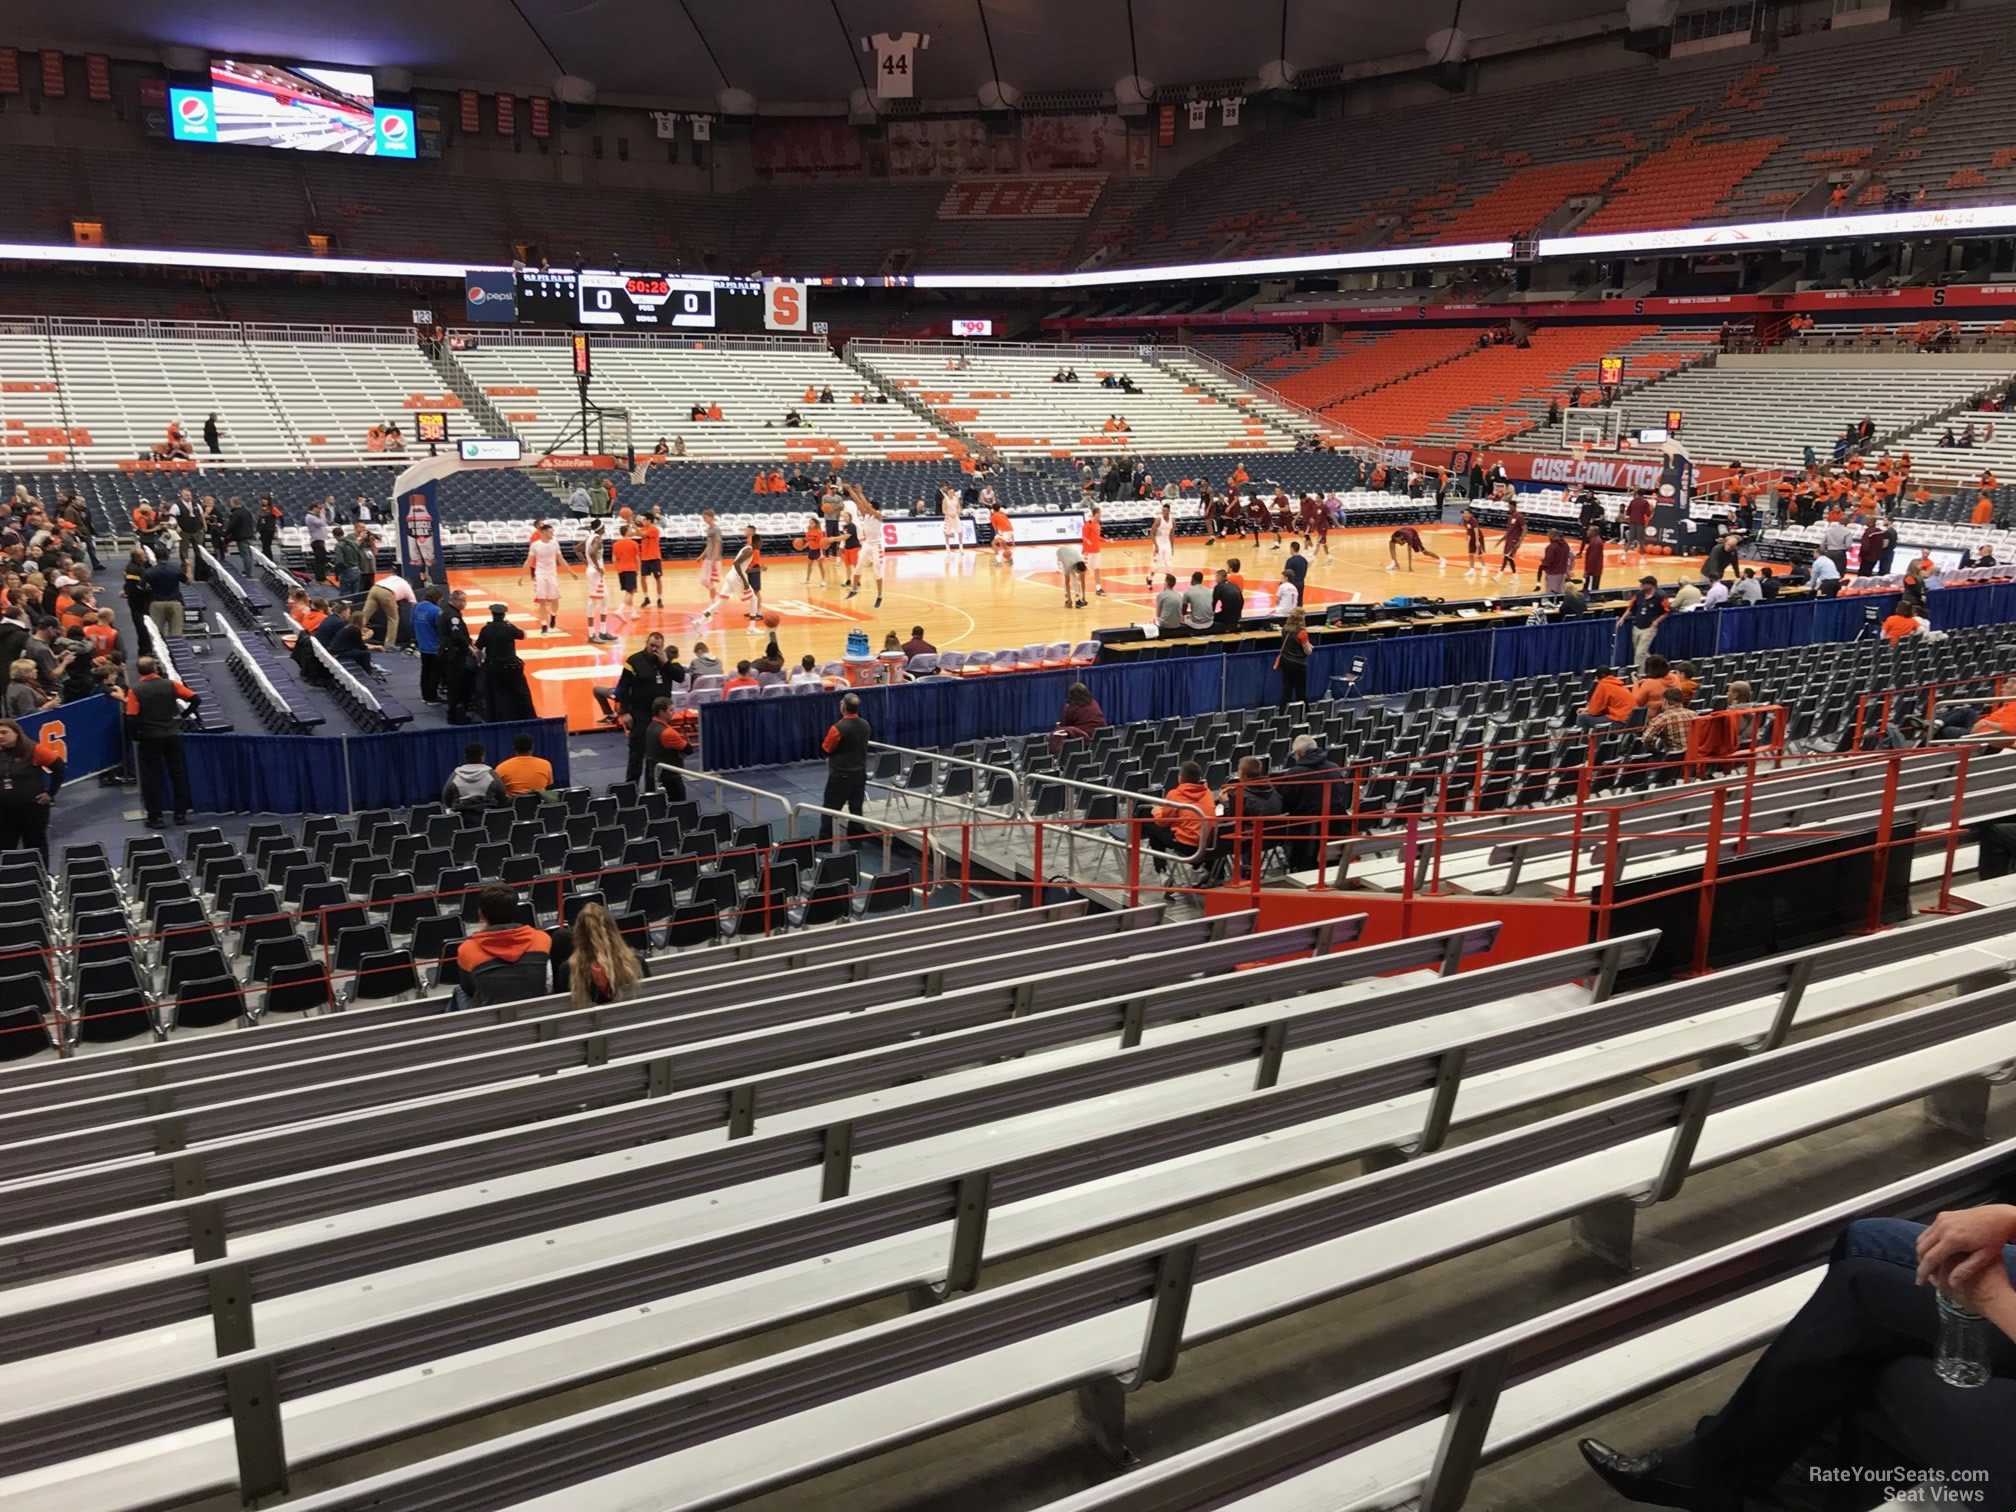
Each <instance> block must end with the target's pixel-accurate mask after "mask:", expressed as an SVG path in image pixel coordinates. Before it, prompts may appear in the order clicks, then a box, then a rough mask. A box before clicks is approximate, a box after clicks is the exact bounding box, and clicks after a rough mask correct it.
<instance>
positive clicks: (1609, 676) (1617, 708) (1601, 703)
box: [1575, 657, 1651, 730]
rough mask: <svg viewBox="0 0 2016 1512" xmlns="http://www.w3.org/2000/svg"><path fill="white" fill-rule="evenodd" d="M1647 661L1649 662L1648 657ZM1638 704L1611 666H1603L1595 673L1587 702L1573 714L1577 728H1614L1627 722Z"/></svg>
mask: <svg viewBox="0 0 2016 1512" xmlns="http://www.w3.org/2000/svg"><path fill="white" fill-rule="evenodd" d="M1646 660H1647V663H1648V664H1649V663H1650V660H1651V659H1650V658H1649V657H1648V658H1647V659H1646ZM1637 709H1638V705H1637V703H1636V702H1635V701H1633V699H1632V697H1631V690H1630V689H1629V688H1627V687H1625V686H1624V679H1623V678H1621V677H1619V676H1618V675H1617V672H1616V669H1615V668H1613V667H1605V668H1603V669H1602V671H1600V672H1598V673H1597V674H1596V686H1595V688H1594V689H1593V690H1592V691H1591V692H1590V694H1589V703H1588V706H1587V707H1586V708H1584V709H1583V710H1582V712H1581V713H1580V714H1578V715H1576V716H1575V728H1576V729H1578V730H1607V729H1615V728H1617V727H1618V726H1620V725H1623V724H1625V723H1627V722H1628V721H1629V720H1630V718H1631V716H1632V715H1633V714H1634V713H1636V712H1637Z"/></svg>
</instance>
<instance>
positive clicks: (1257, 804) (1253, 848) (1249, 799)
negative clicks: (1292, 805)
mask: <svg viewBox="0 0 2016 1512" xmlns="http://www.w3.org/2000/svg"><path fill="white" fill-rule="evenodd" d="M1218 812H1219V813H1220V814H1221V815H1223V816H1224V818H1225V820H1226V821H1227V822H1226V823H1224V824H1221V825H1219V826H1218V837H1217V838H1218V845H1217V847H1216V849H1217V851H1218V853H1219V855H1220V857H1222V858H1230V859H1231V860H1232V862H1233V864H1234V865H1236V866H1237V867H1238V868H1239V869H1240V870H1242V871H1246V872H1249V873H1257V871H1258V869H1259V865H1260V848H1262V847H1264V846H1266V845H1268V844H1270V843H1273V842H1276V841H1279V840H1280V839H1282V838H1283V836H1282V827H1281V826H1280V825H1279V824H1269V823H1268V822H1267V821H1268V820H1270V819H1279V818H1280V817H1281V812H1282V809H1281V790H1280V789H1279V788H1277V787H1276V786H1275V785H1274V784H1273V783H1271V782H1269V781H1268V780H1267V763H1265V762H1264V761H1262V760H1261V759H1260V758H1259V757H1258V756H1241V757H1240V758H1239V766H1238V769H1237V771H1236V773H1235V775H1234V777H1233V780H1232V781H1231V782H1229V783H1227V784H1226V786H1225V790H1224V791H1223V792H1222V793H1220V794H1219V795H1218Z"/></svg>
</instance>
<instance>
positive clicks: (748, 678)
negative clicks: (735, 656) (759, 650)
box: [721, 661, 758, 695]
mask: <svg viewBox="0 0 2016 1512" xmlns="http://www.w3.org/2000/svg"><path fill="white" fill-rule="evenodd" d="M756 686H758V684H757V682H756V675H755V672H754V671H753V670H752V669H751V667H750V665H749V663H748V662H746V661H738V662H737V663H735V675H734V676H733V677H731V678H729V679H728V680H727V681H726V682H724V683H722V684H721V692H722V693H723V694H724V695H726V694H729V693H733V692H734V691H735V690H736V689H737V688H753V687H756Z"/></svg>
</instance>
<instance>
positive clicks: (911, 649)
mask: <svg viewBox="0 0 2016 1512" xmlns="http://www.w3.org/2000/svg"><path fill="white" fill-rule="evenodd" d="M903 654H904V655H905V656H936V655H937V654H938V648H937V647H936V646H934V645H932V644H931V642H929V641H928V640H926V639H924V627H923V626H922V625H912V626H911V627H910V639H908V640H907V641H905V642H903Z"/></svg>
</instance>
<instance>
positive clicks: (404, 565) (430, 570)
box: [394, 480, 448, 592]
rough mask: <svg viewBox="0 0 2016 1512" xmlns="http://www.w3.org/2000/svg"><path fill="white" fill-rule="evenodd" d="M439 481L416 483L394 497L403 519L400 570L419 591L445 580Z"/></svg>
mask: <svg viewBox="0 0 2016 1512" xmlns="http://www.w3.org/2000/svg"><path fill="white" fill-rule="evenodd" d="M439 487H440V485H439V484H438V483H437V482H435V481H432V480H430V481H428V482H425V483H420V484H416V485H415V486H414V487H412V488H410V489H408V490H407V491H406V492H405V493H403V494H401V495H400V496H399V498H398V499H397V500H395V501H394V505H395V508H394V513H395V515H396V516H397V518H398V520H399V570H400V571H401V573H403V574H404V576H405V578H406V581H407V582H409V583H411V584H413V586H414V589H415V591H416V592H417V591H418V590H419V588H420V587H421V586H422V585H424V584H425V583H427V582H428V581H430V580H432V581H434V582H438V583H443V584H445V583H446V582H447V580H448V574H447V570H446V568H445V567H444V566H443V565H442V562H441V515H440V511H439V508H438V500H437V491H438V489H439Z"/></svg>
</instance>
